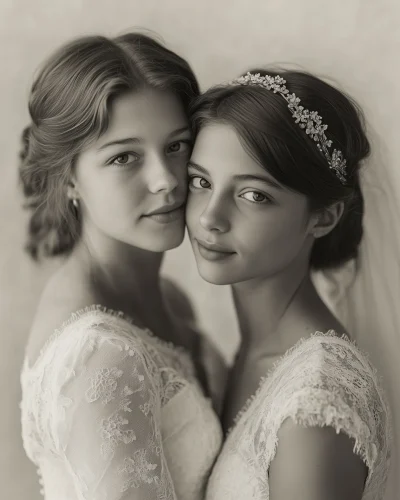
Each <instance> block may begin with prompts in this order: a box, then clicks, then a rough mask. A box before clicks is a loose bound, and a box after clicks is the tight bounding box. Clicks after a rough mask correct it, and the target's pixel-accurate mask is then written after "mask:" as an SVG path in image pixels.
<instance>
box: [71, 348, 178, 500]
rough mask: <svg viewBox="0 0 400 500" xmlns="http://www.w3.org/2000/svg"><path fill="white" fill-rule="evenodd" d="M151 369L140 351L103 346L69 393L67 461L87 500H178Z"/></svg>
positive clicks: (90, 360) (86, 362) (92, 357)
mask: <svg viewBox="0 0 400 500" xmlns="http://www.w3.org/2000/svg"><path fill="white" fill-rule="evenodd" d="M149 363H151V360H148V359H146V358H145V357H144V356H143V354H142V353H141V352H140V349H137V348H134V347H132V346H131V345H128V344H126V343H125V342H123V341H120V340H113V341H111V340H103V341H102V344H101V345H100V346H98V347H97V348H95V349H94V348H93V352H92V353H91V355H90V356H88V359H87V360H86V361H85V366H84V370H83V372H82V373H80V374H79V375H77V376H76V377H75V378H74V379H73V381H72V382H71V384H70V386H69V388H68V394H67V396H68V397H70V399H71V400H72V401H74V405H73V410H72V412H71V413H69V417H68V419H66V420H67V421H69V423H68V427H69V428H68V432H67V435H68V439H65V440H64V442H65V443H66V449H65V456H66V459H67V462H68V464H69V467H70V470H71V472H72V474H73V477H74V480H75V485H76V488H77V489H78V490H79V491H80V492H82V495H83V496H82V498H85V499H86V500H103V499H104V500H105V499H107V500H122V499H124V500H130V499H132V500H133V499H140V500H156V499H163V500H176V495H175V492H174V487H173V484H172V481H171V477H170V474H169V471H168V468H167V464H166V460H165V457H164V454H163V447H162V440H161V435H160V388H159V387H158V382H157V377H156V376H155V375H154V372H153V373H152V370H151V366H149Z"/></svg>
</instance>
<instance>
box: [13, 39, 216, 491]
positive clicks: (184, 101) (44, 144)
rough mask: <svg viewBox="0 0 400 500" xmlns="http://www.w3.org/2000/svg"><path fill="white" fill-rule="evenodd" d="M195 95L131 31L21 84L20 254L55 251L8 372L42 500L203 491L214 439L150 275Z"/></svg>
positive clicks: (70, 48) (177, 193) (165, 245)
mask: <svg viewBox="0 0 400 500" xmlns="http://www.w3.org/2000/svg"><path fill="white" fill-rule="evenodd" d="M198 93H199V90H198V84H197V81H196V78H195V76H194V75H193V73H192V71H191V69H190V67H189V65H188V64H187V63H186V61H184V60H183V59H182V58H180V57H179V56H178V55H176V54H174V53H173V52H171V51H169V50H168V49H166V48H164V47H163V46H161V45H160V44H159V43H158V42H156V41H154V40H152V39H151V38H149V37H147V36H144V35H141V34H127V35H123V36H120V37H118V38H115V39H108V38H105V37H100V36H94V37H88V38H81V39H78V40H76V41H74V42H72V43H69V44H67V45H66V46H64V47H62V48H61V49H60V50H58V51H57V52H56V53H55V54H54V55H53V56H52V57H51V58H50V59H49V60H48V61H47V62H46V64H45V65H44V66H43V68H42V70H41V71H40V72H39V74H38V76H37V78H36V79H35V82H34V84H33V86H32V91H31V95H30V101H29V111H30V116H31V119H32V123H31V125H30V126H29V127H28V128H27V129H26V131H25V133H24V139H25V148H24V151H23V152H22V154H21V157H22V161H21V166H20V177H21V180H22V184H23V188H24V192H25V195H26V198H27V203H28V206H29V207H30V209H31V210H32V216H31V219H30V224H29V244H28V250H29V252H30V254H31V255H32V257H34V258H40V257H43V256H44V257H52V256H65V259H64V261H63V263H62V265H61V267H60V268H59V270H58V271H57V272H56V274H55V275H54V276H53V277H52V278H51V279H50V281H49V283H48V284H47V286H46V288H45V290H44V292H43V295H42V297H41V298H40V302H39V306H38V311H37V314H36V317H35V319H34V323H33V326H32V331H31V335H30V339H29V342H28V345H27V349H26V358H25V362H24V366H23V369H22V373H21V383H22V402H21V411H22V436H23V442H24V447H25V450H26V453H27V455H28V457H29V458H30V459H31V460H32V461H33V462H34V463H35V464H36V466H37V468H38V472H39V475H40V476H41V479H40V481H41V483H42V486H43V494H44V496H45V498H46V500H67V499H68V500H72V499H77V500H78V499H79V500H83V499H86V500H89V499H90V500H101V499H104V500H106V499H107V500H117V499H118V500H119V499H121V500H122V499H124V500H125V499H126V500H128V499H139V498H140V499H141V500H155V499H163V500H167V499H168V500H178V499H184V500H199V499H202V498H203V497H204V490H205V485H206V480H207V478H208V475H209V472H210V469H211V466H212V464H213V463H214V461H215V457H216V454H217V452H218V450H219V448H220V443H221V437H222V432H221V428H220V424H219V420H218V418H217V416H216V414H215V413H214V411H213V409H212V406H211V403H210V401H209V399H208V398H206V396H205V394H204V392H203V388H202V386H201V384H200V383H199V380H204V377H202V376H200V375H201V373H202V372H203V371H202V369H201V366H200V364H199V363H195V362H194V361H193V357H192V356H191V354H192V353H198V350H199V346H200V345H201V341H200V340H199V335H197V334H196V333H195V332H194V331H193V330H192V329H191V328H190V327H188V326H186V325H184V324H183V323H182V322H181V321H178V316H179V317H181V318H182V317H184V316H185V315H186V314H187V308H186V307H185V304H184V300H182V298H181V297H180V296H179V294H178V293H176V291H175V290H174V289H173V288H172V287H171V286H168V287H167V288H168V290H165V288H166V287H165V286H164V284H163V282H162V281H161V279H160V266H161V263H162V257H163V252H164V251H165V250H168V249H171V248H174V247H177V246H178V245H179V244H180V243H181V242H182V239H183V236H184V229H185V221H184V205H185V202H186V195H187V160H188V158H189V155H190V151H191V143H192V136H191V131H190V129H189V122H188V106H189V103H190V101H191V100H192V99H193V98H194V97H196V96H197V95H198ZM163 292H166V293H163ZM196 368H197V369H196Z"/></svg>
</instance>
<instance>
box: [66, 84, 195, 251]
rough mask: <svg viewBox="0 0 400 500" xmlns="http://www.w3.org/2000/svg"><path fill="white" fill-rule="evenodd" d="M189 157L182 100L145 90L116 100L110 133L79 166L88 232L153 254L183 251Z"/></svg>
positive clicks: (78, 180) (79, 193)
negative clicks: (181, 244)
mask: <svg viewBox="0 0 400 500" xmlns="http://www.w3.org/2000/svg"><path fill="white" fill-rule="evenodd" d="M190 151H191V133H190V131H189V128H188V122H187V118H186V116H185V113H184V109H183V107H182V104H181V103H180V102H179V100H178V98H177V97H175V96H174V95H172V94H169V93H167V92H161V91H156V90H145V91H140V92H132V93H128V94H125V95H122V96H120V97H118V98H116V99H115V101H114V102H113V105H112V109H111V114H110V122H109V127H108V129H107V131H106V133H105V134H103V135H102V136H101V137H100V138H99V139H98V140H97V141H96V142H94V143H92V144H91V145H90V147H89V148H87V149H86V150H85V151H83V152H82V153H81V154H80V155H79V158H78V160H77V163H76V170H75V190H76V192H77V196H78V198H79V202H80V209H81V210H82V219H83V231H86V232H88V231H89V232H90V231H92V232H93V231H97V232H100V233H101V234H102V235H105V236H106V237H109V238H111V239H113V240H117V241H121V242H124V243H127V244H129V245H132V246H135V247H138V248H141V249H145V250H150V251H154V252H162V251H164V250H168V249H170V248H174V247H176V246H178V245H179V244H180V243H181V242H182V240H183V236H184V204H185V202H186V195H187V161H188V158H189V155H190Z"/></svg>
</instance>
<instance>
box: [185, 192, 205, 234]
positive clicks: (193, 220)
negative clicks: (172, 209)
mask: <svg viewBox="0 0 400 500" xmlns="http://www.w3.org/2000/svg"><path fill="white" fill-rule="evenodd" d="M204 206H205V197H204V196H201V195H199V194H193V193H191V192H190V190H189V192H188V199H187V203H186V225H187V228H188V230H189V233H190V232H191V231H194V229H195V228H196V226H197V225H198V223H199V219H200V215H201V214H202V212H203V210H204Z"/></svg>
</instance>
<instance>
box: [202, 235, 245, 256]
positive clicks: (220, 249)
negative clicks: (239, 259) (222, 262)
mask: <svg viewBox="0 0 400 500" xmlns="http://www.w3.org/2000/svg"><path fill="white" fill-rule="evenodd" d="M195 240H196V241H197V243H198V244H199V245H201V246H202V247H204V248H205V249H206V250H211V251H212V252H219V253H227V254H232V253H236V252H232V250H230V249H229V248H226V247H224V246H222V245H219V244H218V243H212V242H211V241H205V240H200V239H199V238H195Z"/></svg>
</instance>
